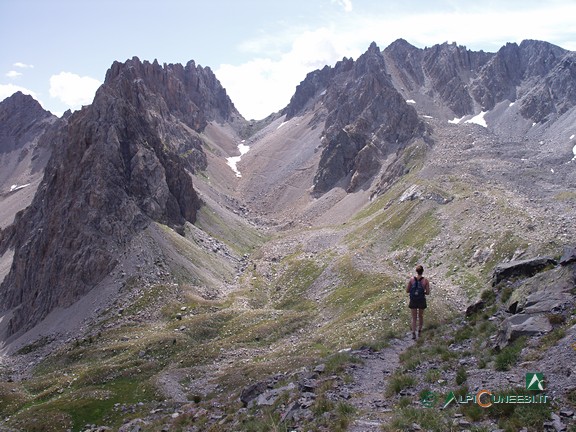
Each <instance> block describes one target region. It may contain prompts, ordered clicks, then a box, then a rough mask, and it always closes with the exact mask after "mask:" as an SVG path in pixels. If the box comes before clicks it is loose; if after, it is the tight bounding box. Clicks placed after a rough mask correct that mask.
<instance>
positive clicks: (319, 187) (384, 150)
mask: <svg viewBox="0 0 576 432" xmlns="http://www.w3.org/2000/svg"><path fill="white" fill-rule="evenodd" d="M316 104H319V105H320V106H321V107H322V108H321V109H320V111H321V112H322V114H319V115H321V117H323V118H325V121H324V131H323V134H322V147H323V149H322V155H321V159H320V163H319V166H318V171H317V172H316V176H315V178H314V186H313V190H314V192H315V193H316V194H322V193H325V192H327V191H328V190H330V189H331V188H333V187H334V186H335V185H336V184H339V182H343V183H342V187H343V188H345V189H346V190H347V191H349V192H352V191H354V190H357V189H358V188H359V187H361V186H362V185H363V184H364V183H365V182H366V181H367V180H369V179H370V178H371V177H373V176H374V175H375V174H376V173H377V172H378V170H379V168H380V167H381V165H382V159H383V158H384V157H385V156H386V155H388V154H390V153H393V152H395V151H396V150H397V149H398V148H399V147H401V146H403V145H405V144H406V143H407V142H408V141H410V140H411V139H413V138H414V137H416V136H421V135H422V134H423V133H424V130H425V128H424V124H423V123H422V122H421V121H420V120H419V119H418V115H417V113H416V111H415V110H414V108H413V107H411V106H410V105H408V104H407V103H406V101H405V100H404V98H403V97H402V96H401V95H400V93H399V92H398V91H397V90H396V89H395V88H394V85H393V83H392V81H391V80H390V78H389V76H388V74H387V71H386V64H385V62H384V58H383V57H382V54H381V52H380V49H379V48H378V46H377V45H376V44H375V43H372V44H371V45H370V47H369V49H368V51H367V52H366V53H364V54H363V55H361V56H360V57H359V58H358V60H356V61H353V60H349V59H343V60H342V61H341V62H338V63H337V64H336V66H335V67H334V68H328V67H325V68H324V69H322V70H320V71H316V72H313V73H310V74H308V76H307V77H306V79H305V80H304V81H303V82H302V83H301V84H300V85H299V86H298V87H297V89H296V93H295V94H294V97H293V98H292V100H291V101H290V104H289V105H288V107H286V109H285V110H284V113H285V114H286V115H287V117H291V116H294V115H296V114H297V113H298V112H301V111H303V110H306V109H311V108H313V107H314V106H316Z"/></svg>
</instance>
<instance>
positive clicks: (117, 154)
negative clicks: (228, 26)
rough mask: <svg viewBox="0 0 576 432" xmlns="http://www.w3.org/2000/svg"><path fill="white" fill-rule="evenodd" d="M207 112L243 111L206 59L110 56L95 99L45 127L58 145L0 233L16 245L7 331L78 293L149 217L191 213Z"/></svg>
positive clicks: (174, 221) (4, 294)
mask: <svg viewBox="0 0 576 432" xmlns="http://www.w3.org/2000/svg"><path fill="white" fill-rule="evenodd" d="M209 121H230V122H234V121H237V122H239V121H242V118H241V116H240V115H239V114H238V113H237V111H236V110H235V108H234V106H233V105H232V103H231V102H230V100H229V99H228V97H227V96H226V93H225V91H224V90H223V89H222V87H221V86H220V84H219V83H218V81H217V80H216V79H215V77H214V75H213V74H212V72H211V71H210V70H209V69H203V68H201V67H196V66H195V65H194V63H193V62H190V63H188V64H187V65H186V67H182V66H181V65H164V67H161V66H160V65H158V64H157V63H156V62H155V63H152V64H151V63H148V62H140V60H138V59H137V58H133V59H132V60H129V61H127V62H126V63H124V64H121V63H114V64H113V65H112V67H111V68H110V70H109V71H108V73H107V75H106V81H105V83H104V84H103V85H102V86H101V87H100V89H99V90H98V91H97V93H96V96H95V98H94V102H93V104H92V105H90V106H88V107H85V108H83V109H82V110H81V111H78V112H75V113H74V114H72V115H71V116H70V117H69V118H68V121H67V124H65V125H64V126H63V127H62V128H60V129H59V130H58V131H57V132H55V133H54V134H53V135H52V139H53V140H54V141H55V142H54V145H55V146H56V147H58V148H59V151H58V152H55V153H54V155H53V157H52V158H51V160H50V162H49V164H48V166H47V167H46V170H45V174H44V179H43V181H42V183H41V185H40V187H39V190H38V193H37V194H36V196H35V198H34V201H33V202H32V204H31V205H30V207H28V208H27V209H26V210H25V211H24V212H21V213H20V214H18V215H17V218H16V221H15V223H14V224H13V225H12V226H11V227H9V228H8V229H7V230H6V232H4V233H3V234H4V235H3V238H2V242H1V244H0V253H3V252H4V251H6V250H7V249H9V248H13V249H14V250H15V252H14V258H13V263H12V267H11V270H10V273H9V274H8V275H7V276H6V278H5V280H4V282H3V283H2V285H1V286H0V305H1V306H0V308H1V310H2V311H7V310H13V314H12V318H11V321H10V323H9V326H8V335H12V334H15V333H17V332H20V331H24V330H27V329H29V328H31V327H33V326H34V325H35V324H37V323H38V322H39V321H40V320H41V319H42V318H44V317H45V316H46V315H47V314H48V313H49V312H50V311H51V310H53V309H54V308H56V307H67V306H70V305H71V304H72V303H74V302H75V301H76V300H77V299H79V298H80V297H81V296H83V295H84V294H86V293H87V292H88V291H89V290H91V289H92V288H93V287H94V286H95V285H96V284H97V283H98V282H99V281H100V280H101V279H102V278H103V277H104V276H105V275H107V274H108V273H109V272H110V271H111V270H112V269H113V268H114V267H115V265H116V263H117V260H118V257H119V255H120V254H121V252H122V251H123V250H124V248H125V247H126V246H127V244H128V243H129V241H130V239H131V238H132V236H133V235H134V234H135V233H137V232H139V231H140V230H142V229H143V228H145V227H146V226H147V225H148V224H149V223H150V222H151V221H158V222H160V223H163V224H167V225H169V226H172V227H173V228H175V229H176V230H179V229H181V227H182V226H183V224H184V223H185V222H187V221H188V222H194V221H195V218H196V211H197V210H198V208H199V206H200V201H199V199H198V196H197V194H196V192H195V190H194V188H193V184H192V177H191V176H190V172H192V171H194V170H196V169H202V168H203V167H205V165H206V156H205V154H204V152H203V149H202V146H201V140H200V137H199V132H201V131H202V130H203V128H204V127H205V126H206V124H207V122H209Z"/></svg>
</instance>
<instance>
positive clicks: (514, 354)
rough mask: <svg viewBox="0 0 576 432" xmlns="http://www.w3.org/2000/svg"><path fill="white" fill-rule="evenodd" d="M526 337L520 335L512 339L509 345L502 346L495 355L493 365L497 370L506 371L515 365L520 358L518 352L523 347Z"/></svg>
mask: <svg viewBox="0 0 576 432" xmlns="http://www.w3.org/2000/svg"><path fill="white" fill-rule="evenodd" d="M525 341H526V338H524V337H522V338H519V339H517V340H516V341H514V342H513V343H512V344H511V345H508V346H507V347H505V348H503V349H502V350H501V351H500V352H499V353H498V354H497V355H496V358H495V361H494V367H495V369H496V370H498V371H507V370H509V369H510V367H511V366H513V365H515V364H516V362H518V359H519V358H520V352H521V351H522V348H523V347H524V343H525Z"/></svg>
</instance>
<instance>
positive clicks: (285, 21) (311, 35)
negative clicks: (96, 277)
mask: <svg viewBox="0 0 576 432" xmlns="http://www.w3.org/2000/svg"><path fill="white" fill-rule="evenodd" d="M575 17H576V1H574V0H548V1H543V0H541V1H533V0H519V1H517V0H507V1H501V0H500V1H492V0H484V1H475V2H470V1H457V0H412V1H409V0H404V1H386V0H380V1H374V0H291V1H286V0H283V1H277V0H267V1H262V0H247V1H242V0H205V1H197V0H161V1H160V0H158V1H152V0H98V1H94V0H0V53H1V54H0V100H1V99H4V98H5V97H8V96H10V95H11V94H12V93H14V92H15V91H17V90H22V91H23V92H25V93H29V94H32V95H33V96H34V97H35V98H36V99H37V100H39V101H40V103H41V104H42V105H43V106H44V108H45V109H48V110H50V111H52V112H53V113H56V114H58V115H59V114H61V113H62V112H64V111H65V110H66V109H68V108H71V109H73V110H74V109H78V108H80V107H81V105H83V104H89V103H90V102H91V101H92V99H93V96H94V92H95V90H96V88H97V87H98V86H99V85H100V84H101V82H102V81H103V80H104V76H105V74H106V71H107V70H108V68H109V67H110V65H111V64H112V62H113V61H115V60H118V61H125V60H126V59H128V58H131V57H133V56H138V57H139V58H140V59H141V60H150V61H152V60H154V59H158V61H159V62H160V63H183V64H184V63H186V62H187V61H189V60H194V61H195V62H196V64H200V65H202V66H208V67H210V68H211V69H212V70H213V71H214V73H215V74H216V76H217V77H218V79H219V80H220V82H221V83H222V85H223V86H224V87H225V88H226V90H227V92H228V95H229V96H230V97H231V99H232V101H233V102H234V104H235V105H236V108H238V110H239V111H240V113H241V114H242V115H244V117H246V118H247V119H252V118H254V119H259V118H263V117H265V116H266V115H268V114H270V113H272V112H274V111H277V110H279V109H281V108H283V107H284V106H286V104H287V103H288V102H289V100H290V97H291V96H292V94H293V93H294V90H295V88H296V86H297V85H298V83H300V81H302V80H303V79H304V77H305V76H306V73H308V72H311V71H312V70H314V69H318V68H321V67H323V66H324V65H326V64H328V65H333V64H334V63H335V62H336V61H338V60H340V59H342V57H353V58H357V57H358V56H359V55H360V54H361V53H363V52H365V51H366V49H367V48H368V46H369V44H370V42H372V41H375V42H376V43H377V44H378V45H379V46H380V48H381V49H383V48H385V47H386V46H388V45H389V44H390V43H391V42H393V41H394V40H396V39H398V38H404V39H406V40H407V41H408V42H410V43H412V44H413V45H415V46H417V47H420V48H424V47H425V46H432V45H434V44H437V43H443V42H456V43H458V44H459V45H464V46H466V47H467V48H469V49H472V50H481V49H482V50H484V51H488V52H496V51H497V50H498V49H499V48H500V47H501V46H502V45H504V44H505V43H506V42H517V43H519V42H521V41H522V40H524V39H539V40H545V41H548V42H551V43H554V44H556V45H559V46H561V47H563V48H565V49H569V50H573V51H576V18H575Z"/></svg>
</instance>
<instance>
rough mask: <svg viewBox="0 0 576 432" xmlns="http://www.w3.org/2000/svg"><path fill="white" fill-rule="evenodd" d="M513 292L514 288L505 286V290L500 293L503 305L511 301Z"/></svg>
mask: <svg viewBox="0 0 576 432" xmlns="http://www.w3.org/2000/svg"><path fill="white" fill-rule="evenodd" d="M513 292H514V288H512V287H511V286H505V287H504V288H502V292H501V293H500V300H501V301H502V303H506V302H507V301H508V300H510V297H511V296H512V293H513Z"/></svg>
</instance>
